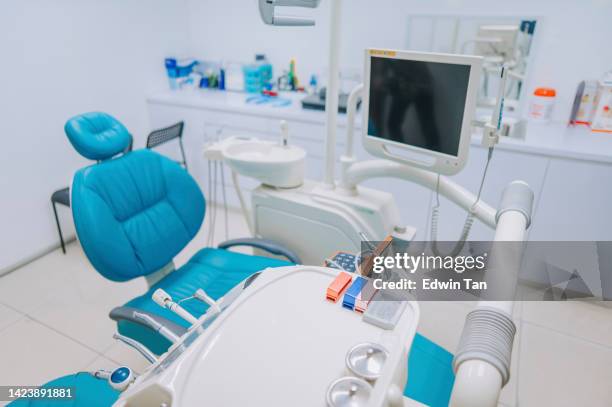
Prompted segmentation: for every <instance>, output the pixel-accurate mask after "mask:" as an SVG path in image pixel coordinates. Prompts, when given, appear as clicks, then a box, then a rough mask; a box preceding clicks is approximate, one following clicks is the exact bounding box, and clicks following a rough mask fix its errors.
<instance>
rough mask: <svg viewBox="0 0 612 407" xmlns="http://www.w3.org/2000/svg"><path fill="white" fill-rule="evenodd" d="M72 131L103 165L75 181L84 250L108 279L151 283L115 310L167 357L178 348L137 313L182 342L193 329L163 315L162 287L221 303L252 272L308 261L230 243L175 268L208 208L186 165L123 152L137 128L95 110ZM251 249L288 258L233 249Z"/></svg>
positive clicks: (193, 306)
mask: <svg viewBox="0 0 612 407" xmlns="http://www.w3.org/2000/svg"><path fill="white" fill-rule="evenodd" d="M65 132H66V135H67V136H68V139H69V140H70V142H71V143H72V145H73V146H74V148H75V149H76V150H77V151H78V152H79V153H80V154H81V155H82V156H84V157H86V158H88V159H91V160H96V161H99V163H98V164H94V165H90V166H88V167H85V168H82V169H80V170H78V171H77V172H76V174H75V175H74V179H73V183H72V188H71V204H72V214H73V217H74V223H75V227H76V232H77V236H78V238H79V241H80V243H81V246H82V247H83V250H84V252H85V254H86V256H87V258H88V259H89V261H90V262H91V264H92V265H93V266H94V268H95V269H96V270H97V271H98V272H99V273H100V274H102V275H103V276H104V277H106V278H108V279H110V280H113V281H127V280H131V279H134V278H137V277H145V278H147V280H148V281H149V282H150V289H149V290H148V291H147V292H146V293H144V294H143V295H141V296H140V297H137V298H134V299H132V300H131V301H129V302H128V303H126V304H125V305H124V306H122V307H118V308H115V309H114V310H112V311H111V313H110V317H111V318H112V319H114V320H116V321H117V323H118V331H119V333H120V334H122V335H124V336H127V337H130V338H132V339H135V340H137V341H138V342H140V343H142V344H143V345H145V346H146V347H147V348H149V349H150V350H151V351H152V352H153V353H156V354H161V353H163V352H165V351H166V350H167V348H168V347H169V346H170V342H169V341H168V340H167V339H165V338H163V337H162V336H160V335H159V334H158V333H157V332H156V331H155V330H154V329H152V327H151V326H150V325H147V324H146V322H145V321H143V320H142V319H139V318H136V317H135V316H134V312H135V311H137V312H139V313H141V314H143V313H144V314H147V315H149V316H150V317H151V318H153V319H154V320H155V321H157V322H159V323H161V324H162V325H164V326H166V327H167V328H168V329H170V330H171V331H173V332H174V333H175V334H177V335H179V336H180V335H181V334H182V333H184V332H185V330H186V328H187V327H188V323H187V322H186V321H184V320H182V319H181V318H179V317H178V316H177V315H175V314H174V313H173V312H171V311H169V310H167V309H164V308H161V307H160V306H159V305H157V304H156V303H154V302H153V300H152V298H151V296H152V293H153V292H154V291H155V290H156V289H157V288H162V289H164V290H165V291H166V292H168V293H169V294H170V295H171V296H172V297H173V298H176V299H177V300H180V299H183V298H186V297H189V296H191V295H193V293H194V292H195V291H196V290H197V289H198V288H202V289H204V290H205V291H206V292H207V293H208V295H209V296H211V297H212V298H213V299H218V298H219V297H221V296H223V295H224V294H225V293H226V292H227V291H228V290H230V289H231V288H232V287H234V286H235V285H236V284H238V283H239V282H240V281H242V280H244V279H245V278H247V277H249V276H250V275H252V274H253V273H255V272H257V271H260V270H262V269H265V268H268V267H278V266H286V265H289V264H292V263H296V262H299V259H298V258H297V256H296V255H295V254H293V253H292V252H291V251H289V250H287V249H284V248H283V247H282V246H280V245H278V244H276V243H274V242H271V241H269V240H264V239H257V238H250V239H238V240H234V241H229V242H225V243H222V244H221V245H219V248H204V249H202V250H200V251H199V252H197V253H196V254H195V255H194V256H193V257H192V258H191V259H190V260H189V261H188V262H187V263H186V264H185V265H183V266H182V267H180V268H179V269H176V270H174V267H173V263H172V259H173V258H174V257H175V256H176V255H177V254H178V253H179V252H180V251H181V250H182V249H183V248H184V247H185V246H186V245H187V244H188V243H189V242H190V241H191V240H192V239H193V237H194V236H195V235H196V233H197V232H198V230H199V229H200V227H201V225H202V222H203V220H204V214H205V211H206V201H205V199H204V196H203V195H202V192H201V191H200V188H199V187H198V185H197V184H196V182H195V180H194V179H193V178H192V177H191V176H190V175H189V173H187V171H185V170H184V169H183V168H182V167H181V166H180V165H179V164H177V163H175V162H174V161H172V160H170V159H168V158H166V157H164V156H162V155H160V154H157V153H155V152H153V151H151V150H146V149H143V150H134V151H131V152H127V153H124V154H121V153H122V152H123V151H124V149H125V147H126V146H127V145H128V144H129V143H130V140H131V136H130V134H129V132H128V130H127V129H126V128H125V127H124V126H123V125H122V124H121V123H120V122H119V121H118V120H116V119H115V118H113V117H112V116H110V115H108V114H106V113H99V112H93V113H86V114H82V115H78V116H76V117H73V118H71V119H70V120H68V122H67V123H66V125H65ZM237 245H243V246H244V245H248V246H252V247H257V248H259V249H263V250H265V251H268V252H270V253H272V254H276V255H282V256H284V257H286V258H287V259H288V260H289V261H283V260H277V259H272V258H267V257H260V256H250V255H246V254H240V253H236V252H230V251H228V250H226V249H228V248H230V247H232V246H237ZM183 305H184V307H185V308H186V309H187V310H188V311H189V312H191V313H192V314H193V315H194V316H196V317H199V316H201V315H202V314H203V313H204V312H205V311H206V309H207V308H208V306H207V305H206V304H204V303H201V302H200V301H187V302H185V303H183Z"/></svg>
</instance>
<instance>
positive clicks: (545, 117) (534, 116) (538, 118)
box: [527, 88, 557, 123]
mask: <svg viewBox="0 0 612 407" xmlns="http://www.w3.org/2000/svg"><path fill="white" fill-rule="evenodd" d="M556 99H557V92H556V91H555V90H554V89H552V88H536V90H535V91H534V92H533V96H532V97H531V103H530V104H529V112H528V113H527V115H528V116H529V120H531V121H534V122H540V123H548V122H550V119H551V118H552V112H553V108H554V106H555V100H556Z"/></svg>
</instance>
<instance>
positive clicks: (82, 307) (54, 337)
mask: <svg viewBox="0 0 612 407" xmlns="http://www.w3.org/2000/svg"><path fill="white" fill-rule="evenodd" d="M207 218H208V219H210V216H207ZM222 220H223V213H222V212H221V211H220V212H219V214H218V216H217V227H216V228H215V229H216V230H217V233H216V237H217V238H216V239H215V241H216V242H218V241H221V240H224V239H225V236H224V227H223V221H222ZM207 230H208V225H206V227H205V228H203V230H202V232H201V233H200V234H199V235H198V236H197V237H196V239H194V241H193V242H192V243H191V244H190V245H189V246H188V247H187V248H186V249H185V250H184V251H183V252H182V253H181V254H180V255H179V256H178V257H177V259H176V263H177V265H181V264H183V263H184V262H185V261H187V259H189V257H190V256H191V255H192V254H193V253H194V252H195V251H197V250H198V249H199V248H201V247H203V246H204V245H205V241H206V235H207ZM229 230H230V232H231V233H230V237H239V236H246V235H247V231H246V227H245V224H244V222H243V221H242V218H241V216H240V214H239V213H238V212H235V211H230V213H229ZM145 289H146V284H145V282H144V281H143V280H136V281H132V282H128V283H114V282H110V281H108V280H105V279H104V278H102V277H101V276H99V275H98V274H97V273H96V272H95V271H94V270H93V268H92V267H91V266H90V264H89V262H88V261H87V259H86V258H85V256H84V254H83V252H82V250H81V248H80V247H79V246H78V244H77V243H72V244H70V245H68V253H67V254H66V255H63V254H62V253H61V251H60V250H56V251H54V252H52V253H50V254H48V255H46V256H44V257H42V258H40V259H38V260H36V261H34V262H32V263H30V264H28V265H26V266H24V267H22V268H20V269H18V270H16V271H14V272H12V273H11V274H8V275H6V276H3V277H0V384H3V385H9V384H15V385H17V384H20V385H26V384H32V385H35V384H40V383H43V382H45V381H47V380H50V379H52V378H54V377H57V376H60V375H63V374H67V373H69V372H74V371H78V370H96V369H100V368H107V369H108V368H112V367H114V366H117V365H119V364H128V365H129V366H131V367H132V368H134V369H135V370H136V371H142V370H143V369H144V368H145V367H146V366H147V362H146V361H144V359H143V358H142V357H140V355H139V354H137V353H136V352H134V351H132V350H131V349H129V348H128V347H126V346H124V345H123V344H121V343H116V342H114V341H113V339H112V334H113V333H114V331H115V325H114V323H113V322H112V321H110V319H109V318H108V316H107V315H108V311H109V310H110V309H111V308H112V307H113V306H116V305H121V304H123V303H124V302H126V301H127V300H129V299H130V298H132V297H134V296H136V295H139V294H141V293H142V292H144V291H145ZM420 306H421V323H420V327H419V331H420V332H421V333H422V334H424V335H425V336H427V337H429V338H430V339H432V340H434V341H436V342H437V343H439V344H440V345H442V346H444V347H446V348H447V349H448V350H450V351H451V352H452V351H454V350H455V349H456V346H457V343H458V341H459V336H460V333H461V330H462V328H463V321H464V319H465V315H466V314H467V313H468V312H469V311H470V310H471V308H472V307H473V304H468V303H452V302H423V303H421V304H420ZM515 321H516V324H517V327H518V334H517V339H516V340H515V347H514V353H513V361H512V363H513V365H512V376H511V380H510V383H508V385H507V386H506V387H505V388H504V390H503V393H502V398H501V405H503V406H507V407H509V406H520V407H531V406H534V407H535V406H538V407H539V406H572V407H575V406H589V407H591V406H592V407H598V406H602V407H603V406H612V309H610V308H606V307H603V306H601V305H598V304H588V303H541V302H519V303H517V305H516V307H515ZM7 367H10V369H9V368H7Z"/></svg>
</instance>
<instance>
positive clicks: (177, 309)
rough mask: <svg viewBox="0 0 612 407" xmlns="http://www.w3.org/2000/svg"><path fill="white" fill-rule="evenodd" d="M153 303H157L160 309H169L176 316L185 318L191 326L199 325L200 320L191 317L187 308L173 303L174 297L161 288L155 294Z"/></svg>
mask: <svg viewBox="0 0 612 407" xmlns="http://www.w3.org/2000/svg"><path fill="white" fill-rule="evenodd" d="M153 301H155V303H156V304H157V305H159V306H160V307H163V308H167V309H169V310H170V311H172V312H174V313H175V314H176V315H178V316H179V317H181V318H183V319H184V320H185V321H187V322H189V323H190V324H191V325H194V324H197V322H198V319H197V318H196V317H194V316H193V315H191V314H190V313H189V312H188V311H187V310H186V309H185V308H183V307H181V306H180V305H179V304H177V303H176V302H174V301H172V297H171V296H170V295H169V294H168V293H167V292H166V291H164V290H162V289H161V288H158V289H157V290H155V292H154V293H153Z"/></svg>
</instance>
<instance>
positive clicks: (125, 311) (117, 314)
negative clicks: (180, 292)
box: [108, 307, 187, 337]
mask: <svg viewBox="0 0 612 407" xmlns="http://www.w3.org/2000/svg"><path fill="white" fill-rule="evenodd" d="M135 312H136V313H139V314H145V315H148V316H150V317H151V318H153V319H154V320H155V321H157V322H159V323H160V324H161V325H163V326H164V327H165V328H166V329H168V330H169V331H171V332H172V333H173V334H175V335H176V336H177V337H181V336H183V335H184V334H185V332H187V329H185V328H183V327H182V326H180V325H179V324H177V323H176V322H172V321H170V320H169V319H166V318H164V317H160V316H159V315H155V314H153V313H151V312H147V311H142V310H140V309H138V308H133V307H115V308H113V310H112V311H111V312H110V313H109V314H108V316H109V317H110V318H111V319H112V320H113V321H117V322H119V321H129V322H133V323H135V324H138V325H141V326H144V327H146V328H149V329H153V328H152V327H150V326H149V325H147V324H146V323H145V322H144V321H143V320H141V319H140V318H136V317H134V313H135Z"/></svg>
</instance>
